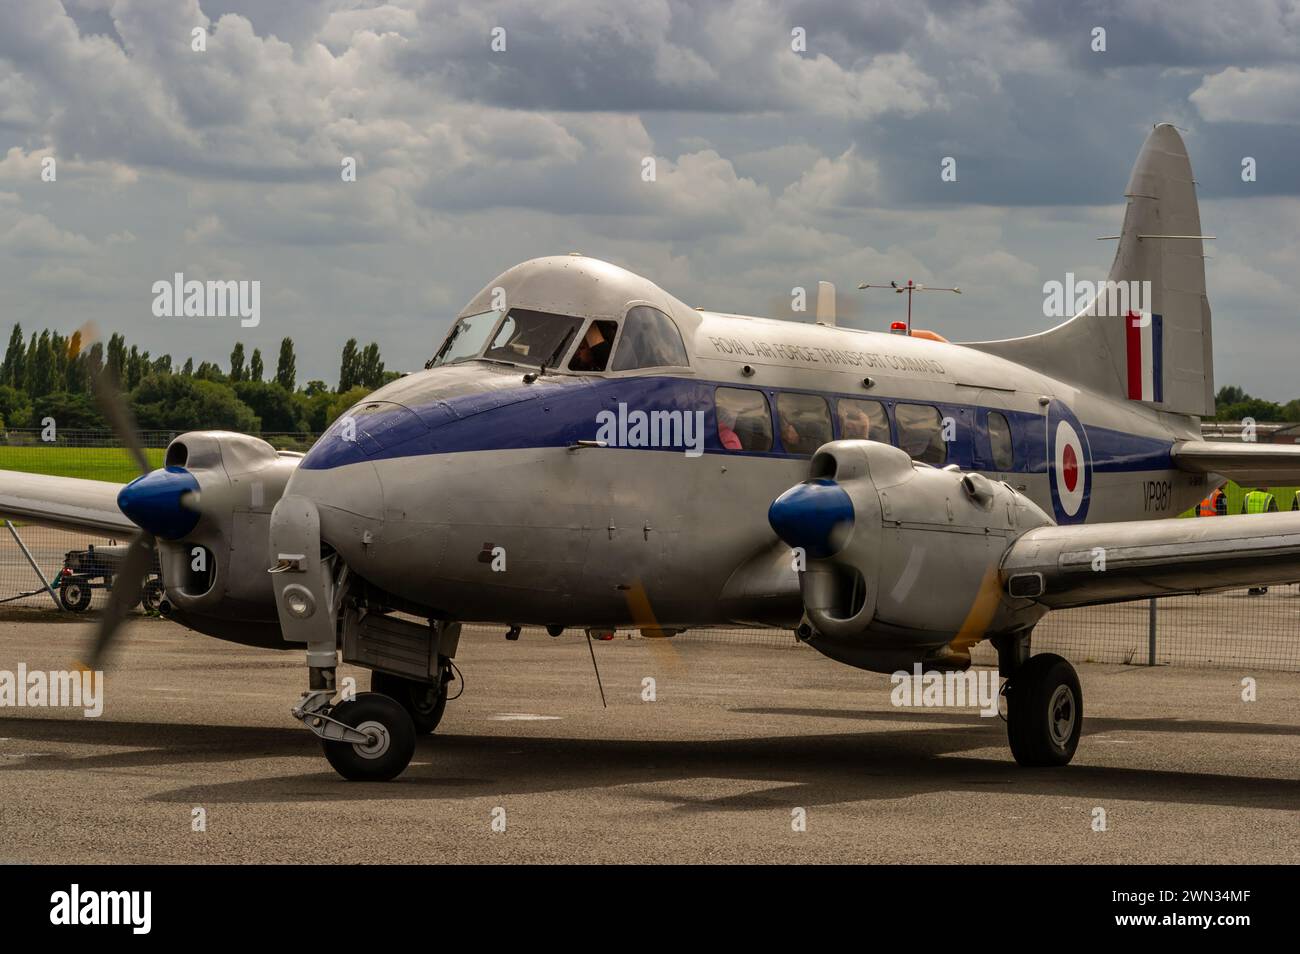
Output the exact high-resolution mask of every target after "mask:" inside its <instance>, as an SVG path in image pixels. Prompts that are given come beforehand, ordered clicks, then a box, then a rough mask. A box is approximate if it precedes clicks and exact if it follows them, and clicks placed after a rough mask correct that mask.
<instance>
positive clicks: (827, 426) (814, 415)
mask: <svg viewBox="0 0 1300 954" xmlns="http://www.w3.org/2000/svg"><path fill="white" fill-rule="evenodd" d="M776 414H777V417H778V419H779V420H780V423H781V446H782V447H784V448H785V449H786V451H788V452H789V453H791V454H800V455H803V456H807V457H811V456H812V454H813V452H814V451H815V450H817V448H819V447H821V446H822V445H823V444H825V443H826V442H827V441H829V440H831V409H830V408H829V407H828V406H827V404H826V399H825V398H821V397H818V396H817V395H815V394H778V395H777V396H776Z"/></svg>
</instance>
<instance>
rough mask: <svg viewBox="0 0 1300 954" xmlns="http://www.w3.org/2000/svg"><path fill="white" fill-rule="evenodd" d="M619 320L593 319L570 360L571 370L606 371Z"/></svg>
mask: <svg viewBox="0 0 1300 954" xmlns="http://www.w3.org/2000/svg"><path fill="white" fill-rule="evenodd" d="M617 334H618V322H616V321H593V322H592V323H591V324H589V325H588V326H587V330H586V331H585V332H583V334H582V338H581V339H580V340H579V341H578V348H577V350H576V351H574V352H573V358H572V359H571V360H570V361H569V370H570V371H604V370H605V366H606V365H607V364H609V355H610V352H612V351H613V350H614V336H615V335H617Z"/></svg>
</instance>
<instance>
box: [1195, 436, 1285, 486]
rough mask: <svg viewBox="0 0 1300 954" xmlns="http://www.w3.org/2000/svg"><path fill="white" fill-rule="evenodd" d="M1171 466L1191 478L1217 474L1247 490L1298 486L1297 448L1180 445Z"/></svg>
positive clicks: (1211, 443)
mask: <svg viewBox="0 0 1300 954" xmlns="http://www.w3.org/2000/svg"><path fill="white" fill-rule="evenodd" d="M1173 457H1174V466H1175V467H1177V468H1178V469H1179V470H1185V471H1187V472H1189V473H1193V474H1219V475H1220V476H1223V477H1227V478H1229V479H1231V480H1235V481H1237V483H1239V484H1245V485H1246V486H1248V487H1266V486H1270V485H1272V486H1281V485H1291V484H1296V483H1300V444H1252V443H1246V442H1244V441H1243V442H1241V443H1231V442H1229V441H1184V442H1183V443H1181V444H1176V445H1174V449H1173Z"/></svg>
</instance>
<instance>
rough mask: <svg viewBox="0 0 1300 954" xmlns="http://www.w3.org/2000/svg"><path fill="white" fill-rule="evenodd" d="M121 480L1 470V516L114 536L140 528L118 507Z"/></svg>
mask: <svg viewBox="0 0 1300 954" xmlns="http://www.w3.org/2000/svg"><path fill="white" fill-rule="evenodd" d="M121 489H122V485H121V484H112V483H108V482H106V481H102V480H82V479H81V478H79V477H51V476H49V475H47V474H23V473H19V472H17V471H12V470H0V517H4V518H7V519H9V520H22V521H24V522H26V523H37V524H41V525H42V526H46V527H58V528H59V529H61V530H89V531H93V532H96V533H104V534H107V535H109V536H114V537H124V536H131V535H133V534H134V533H135V532H136V531H137V530H139V529H140V528H139V527H137V526H136V525H135V524H134V523H132V522H131V521H130V520H128V519H127V518H126V516H125V515H124V514H123V513H122V511H121V510H119V509H117V494H118V491H120V490H121Z"/></svg>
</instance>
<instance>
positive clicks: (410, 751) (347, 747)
mask: <svg viewBox="0 0 1300 954" xmlns="http://www.w3.org/2000/svg"><path fill="white" fill-rule="evenodd" d="M330 716H331V717H332V718H334V719H337V720H338V721H340V722H342V723H343V724H344V725H347V726H351V727H352V728H354V729H357V730H359V731H361V732H374V733H375V735H376V739H375V741H374V742H373V743H371V744H370V745H365V746H363V745H359V744H357V743H354V742H338V741H333V740H328V739H322V740H321V748H323V749H324V750H325V758H326V760H327V761H328V762H329V763H330V765H332V766H333V767H334V771H336V772H338V773H339V774H340V775H342V776H343V777H344V778H345V779H347V780H348V781H349V782H388V781H391V780H392V779H395V778H397V776H399V775H401V774H402V772H403V771H405V769H406V766H408V765H410V764H411V756H412V755H414V754H415V726H414V725H413V724H412V723H411V717H410V715H409V714H408V713H407V711H406V709H405V708H403V707H402V705H401V703H399V702H397V700H395V699H391V698H389V697H388V696H384V695H380V694H379V693H377V692H363V693H361V694H360V695H358V696H357V697H356V698H355V699H352V700H349V701H346V702H340V703H339V704H338V705H336V706H335V707H334V708H333V709H332V710H331V711H330Z"/></svg>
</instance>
